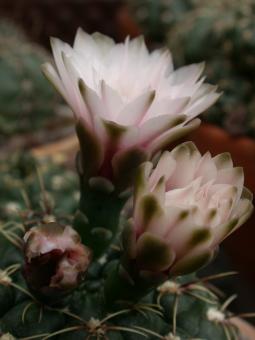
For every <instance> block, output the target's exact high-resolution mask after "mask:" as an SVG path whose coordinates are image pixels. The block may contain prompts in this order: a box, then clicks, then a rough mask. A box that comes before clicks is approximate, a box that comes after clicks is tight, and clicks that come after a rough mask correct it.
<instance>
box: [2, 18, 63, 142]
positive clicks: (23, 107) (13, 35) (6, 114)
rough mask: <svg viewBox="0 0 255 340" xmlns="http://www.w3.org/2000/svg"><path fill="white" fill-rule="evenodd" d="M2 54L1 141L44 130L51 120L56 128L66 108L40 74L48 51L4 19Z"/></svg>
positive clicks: (47, 57)
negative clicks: (60, 114)
mask: <svg viewBox="0 0 255 340" xmlns="http://www.w3.org/2000/svg"><path fill="white" fill-rule="evenodd" d="M17 46H19V48H17ZM0 51H1V57H0V73H1V79H2V81H1V84H0V135H1V138H0V142H5V138H6V136H10V135H12V134H23V133H31V131H35V130H42V129H43V128H44V127H47V126H49V123H48V122H49V119H50V122H51V128H53V127H54V124H56V119H54V116H56V114H58V113H61V112H63V113H64V110H66V109H65V107H64V105H63V103H62V101H61V100H60V98H59V97H58V95H57V94H56V93H55V91H54V90H53V89H52V87H51V86H49V84H48V82H47V80H46V79H45V78H44V77H43V75H42V73H41V72H40V65H41V64H42V62H43V61H45V60H46V59H49V56H48V54H47V52H46V51H45V50H44V49H43V48H41V47H39V46H38V45H36V44H33V43H31V42H29V40H28V39H27V38H26V36H25V35H24V34H23V33H22V32H20V30H19V28H17V27H16V26H15V25H13V24H12V23H10V22H8V21H5V20H1V21H0ZM62 120H63V122H64V121H66V119H64V117H63V119H62ZM58 124H59V123H58Z"/></svg>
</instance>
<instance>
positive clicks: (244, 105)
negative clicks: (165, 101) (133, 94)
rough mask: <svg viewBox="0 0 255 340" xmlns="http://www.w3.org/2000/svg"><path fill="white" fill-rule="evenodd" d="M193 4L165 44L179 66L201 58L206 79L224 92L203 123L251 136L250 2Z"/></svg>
mask: <svg viewBox="0 0 255 340" xmlns="http://www.w3.org/2000/svg"><path fill="white" fill-rule="evenodd" d="M174 2H185V1H184V0H181V1H178V0H177V1H173V3H174ZM191 3H192V4H193V5H192V7H191V10H189V11H186V12H185V13H183V15H182V17H180V18H179V20H176V21H175V22H174V23H173V25H172V26H171V28H170V29H169V31H168V46H169V47H170V48H171V49H173V51H174V57H175V60H176V62H177V63H178V65H183V64H186V63H194V62H198V61H199V60H201V58H202V59H205V60H206V64H207V68H206V72H207V74H208V79H209V80H210V81H212V82H216V83H217V84H219V86H220V89H221V90H223V91H224V93H225V95H224V96H222V97H221V98H220V100H219V101H218V102H217V104H216V105H215V106H214V107H213V108H212V109H210V110H209V112H208V113H207V114H206V115H205V119H206V120H207V121H209V122H212V123H215V124H217V125H220V126H221V127H223V128H225V129H226V130H227V131H229V132H230V134H232V135H248V136H251V137H255V115H254V105H255V104H254V103H255V96H254V85H255V84H254V66H255V64H254V51H255V39H254V37H255V26H254V19H255V15H254V13H255V7H254V1H250V0H244V1H241V2H240V1H238V0H214V1H203V0H192V1H191ZM208 41H210V43H209V44H208V43H207V42H208ZM240 84H242V86H240Z"/></svg>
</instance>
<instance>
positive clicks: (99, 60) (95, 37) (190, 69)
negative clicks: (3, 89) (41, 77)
mask: <svg viewBox="0 0 255 340" xmlns="http://www.w3.org/2000/svg"><path fill="white" fill-rule="evenodd" d="M51 43H52V50H53V55H54V59H55V63H56V69H55V68H54V67H53V66H52V65H51V64H49V63H47V64H45V65H43V71H44V73H45V75H46V76H47V78H48V79H49V80H50V81H51V82H52V83H53V84H54V85H55V87H56V88H57V89H58V91H59V92H60V93H61V95H62V96H63V97H64V99H65V100H66V101H67V103H68V104H69V105H70V107H71V108H72V110H73V112H74V116H75V118H76V121H77V122H79V125H80V126H82V130H83V131H82V132H81V128H80V129H78V135H79V139H80V143H81V144H82V145H81V149H83V148H84V149H87V145H84V143H85V144H86V143H87V144H88V143H90V145H91V143H92V142H91V139H93V143H92V144H93V145H94V149H93V151H91V152H93V157H92V156H91V158H90V159H89V161H90V162H93V163H94V164H93V166H92V165H91V167H93V171H98V170H99V169H101V172H102V173H103V175H105V176H108V177H113V176H115V177H116V176H117V177H118V172H119V170H118V169H119V168H120V167H121V165H120V163H121V162H123V161H124V160H123V157H124V154H125V153H127V150H128V151H129V154H128V156H126V157H127V158H128V159H129V160H130V157H131V156H130V152H131V151H130V150H134V149H135V150H136V152H135V151H133V152H134V154H135V155H134V154H133V153H132V156H133V158H135V157H136V163H137V162H138V163H139V161H138V160H137V158H139V160H140V158H142V159H144V158H146V159H148V158H150V157H151V155H152V154H153V153H155V152H156V151H158V150H159V149H162V148H164V147H165V146H166V145H168V144H169V143H170V142H172V141H173V140H175V139H176V138H178V137H179V136H182V135H184V134H186V133H187V132H189V131H190V130H192V129H194V128H195V127H196V126H198V124H199V122H200V121H199V120H198V119H194V118H195V117H197V116H198V115H199V114H200V113H201V112H203V111H204V110H206V109H207V108H208V107H209V106H211V105H212V104H213V103H214V102H215V101H216V100H217V98H218V97H219V95H220V94H219V93H217V92H216V87H215V86H212V85H209V84H206V83H204V79H205V78H204V77H201V74H202V72H203V69H204V63H201V64H193V65H189V66H186V67H182V68H180V69H178V70H174V68H173V63H172V58H171V54H170V52H169V51H168V50H166V49H162V50H155V51H154V52H152V53H149V51H148V49H147V48H146V46H145V43H144V40H143V38H142V37H138V38H136V39H133V40H130V39H129V38H127V39H126V40H125V42H124V43H118V44H116V43H115V42H114V41H113V40H112V39H111V38H109V37H107V36H104V35H102V34H99V33H94V34H92V35H89V34H87V33H85V32H84V31H83V30H82V29H78V31H77V34H76V36H75V41H74V45H73V47H71V46H70V45H68V44H66V43H64V42H62V41H60V40H59V39H55V38H54V39H52V40H51ZM84 133H85V134H86V137H82V136H81V134H84ZM88 139H89V142H88ZM137 150H138V151H139V152H138V151H137ZM86 152H88V151H86ZM141 153H142V155H141ZM144 153H145V154H144ZM86 157H87V156H86ZM92 158H93V161H92V160H91V159H92ZM124 158H125V157H124ZM131 158H132V157H131ZM134 162H135V160H134ZM86 163H88V161H87V162H86ZM106 163H107V164H106ZM109 164H110V167H111V168H112V169H111V171H110V172H111V174H109ZM87 167H88V164H87ZM102 168H103V169H102ZM105 168H107V169H105ZM93 171H92V172H93ZM106 172H107V174H106Z"/></svg>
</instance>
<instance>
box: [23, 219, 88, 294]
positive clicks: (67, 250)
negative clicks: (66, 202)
mask: <svg viewBox="0 0 255 340" xmlns="http://www.w3.org/2000/svg"><path fill="white" fill-rule="evenodd" d="M24 241H25V247H24V251H25V266H24V276H25V278H26V280H27V283H28V285H29V287H30V288H31V289H32V290H34V291H35V292H37V293H39V294H41V295H43V296H51V295H53V294H54V295H55V294H56V293H60V294H62V293H66V292H68V291H69V290H71V289H73V288H75V287H77V285H78V284H79V282H80V280H81V279H82V277H83V275H84V274H85V272H86V270H87V268H88V265H89V263H90V260H91V252H90V250H89V249H88V248H87V247H85V246H84V245H83V244H82V243H81V240H80V237H79V235H78V234H77V232H76V231H75V230H74V229H73V228H71V227H70V226H65V227H63V226H60V225H59V224H57V223H54V222H52V223H48V224H45V225H41V226H38V227H33V228H31V229H30V230H29V231H28V232H27V233H26V234H25V236H24ZM57 295H58V294H57Z"/></svg>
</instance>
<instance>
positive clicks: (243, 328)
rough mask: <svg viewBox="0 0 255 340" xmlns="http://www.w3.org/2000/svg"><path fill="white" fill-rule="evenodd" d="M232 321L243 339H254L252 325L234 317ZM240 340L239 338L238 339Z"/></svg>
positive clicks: (254, 330) (254, 329)
mask: <svg viewBox="0 0 255 340" xmlns="http://www.w3.org/2000/svg"><path fill="white" fill-rule="evenodd" d="M232 322H233V323H234V324H235V325H236V326H237V327H238V328H239V330H240V332H241V334H242V337H243V340H254V339H255V328H254V327H252V326H251V325H250V324H249V323H248V322H246V321H244V320H242V319H239V318H235V319H233V320H232ZM240 340H241V339H240Z"/></svg>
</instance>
